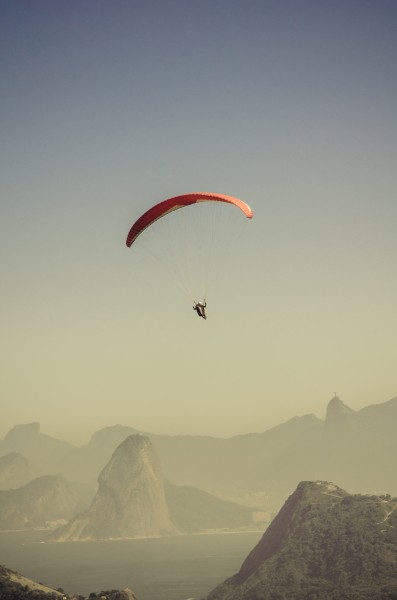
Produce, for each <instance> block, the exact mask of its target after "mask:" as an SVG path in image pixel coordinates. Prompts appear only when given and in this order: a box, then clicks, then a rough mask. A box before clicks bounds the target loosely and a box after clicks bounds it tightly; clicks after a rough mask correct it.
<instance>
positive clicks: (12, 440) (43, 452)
mask: <svg viewBox="0 0 397 600" xmlns="http://www.w3.org/2000/svg"><path fill="white" fill-rule="evenodd" d="M72 448H73V445H72V444H69V443H68V442H64V441H61V440H57V439H55V438H53V437H51V436H49V435H46V434H44V433H40V424H39V423H28V424H26V425H16V426H15V427H13V429H11V430H10V431H9V432H8V433H7V434H6V436H5V438H4V440H3V441H2V442H1V443H0V456H2V455H4V454H9V453H10V452H19V453H21V454H23V455H24V456H28V457H29V460H30V461H32V463H34V464H35V465H37V466H38V467H39V468H41V469H42V470H43V472H44V473H48V472H49V471H51V470H52V469H54V468H55V465H57V464H58V463H59V462H60V461H61V460H62V458H63V457H64V456H65V455H66V454H67V453H68V452H69V451H70V450H71V449H72Z"/></svg>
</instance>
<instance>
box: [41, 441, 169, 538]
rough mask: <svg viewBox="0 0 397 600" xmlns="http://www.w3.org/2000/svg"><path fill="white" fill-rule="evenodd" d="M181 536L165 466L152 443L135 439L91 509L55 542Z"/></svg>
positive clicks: (108, 471)
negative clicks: (169, 497)
mask: <svg viewBox="0 0 397 600" xmlns="http://www.w3.org/2000/svg"><path fill="white" fill-rule="evenodd" d="M173 533H176V527H175V525H174V524H173V523H172V521H171V517H170V514H169V511H168V506H167V502H166V499H165V493H164V482H163V476H162V472H161V466H160V462H159V460H158V458H157V455H156V453H155V451H154V449H153V446H152V444H151V442H150V440H149V439H148V438H147V437H145V436H142V435H130V436H129V437H128V438H127V439H125V440H124V441H123V442H122V443H121V444H120V446H118V448H117V449H116V450H115V452H114V453H113V456H112V458H111V459H110V461H109V463H108V464H107V465H106V467H105V468H104V469H103V471H102V472H101V474H100V475H99V479H98V491H97V494H96V496H95V498H94V500H93V502H92V504H91V506H90V508H89V509H88V510H87V511H85V512H84V513H82V514H81V515H79V516H77V517H76V518H74V519H73V520H72V521H71V522H70V523H68V524H67V525H65V526H64V527H62V528H60V529H59V530H57V532H56V533H55V534H54V535H53V536H52V538H51V541H58V542H63V541H78V540H88V539H128V538H137V537H151V536H159V535H165V534H173Z"/></svg>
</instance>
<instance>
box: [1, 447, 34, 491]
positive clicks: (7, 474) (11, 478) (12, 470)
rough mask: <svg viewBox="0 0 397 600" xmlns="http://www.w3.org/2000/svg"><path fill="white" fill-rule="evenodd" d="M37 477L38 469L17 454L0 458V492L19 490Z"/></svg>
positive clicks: (12, 453) (13, 453) (11, 453)
mask: <svg viewBox="0 0 397 600" xmlns="http://www.w3.org/2000/svg"><path fill="white" fill-rule="evenodd" d="M39 475H41V473H40V471H39V469H37V468H36V467H34V466H33V465H32V463H30V462H29V461H28V460H27V459H26V458H25V457H24V456H22V454H20V453H19V452H10V454H6V455H5V456H1V457H0V490H10V489H12V488H19V487H21V486H23V485H25V484H26V483H28V482H29V481H31V480H32V479H36V478H37V477H39Z"/></svg>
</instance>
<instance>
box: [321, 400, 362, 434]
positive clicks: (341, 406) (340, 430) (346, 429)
mask: <svg viewBox="0 0 397 600" xmlns="http://www.w3.org/2000/svg"><path fill="white" fill-rule="evenodd" d="M355 416H356V412H355V411H354V410H352V409H351V408H349V407H348V406H347V405H346V404H345V403H344V402H342V400H341V399H340V398H339V397H338V396H337V395H335V396H334V397H333V398H332V399H331V400H330V401H329V403H328V406H327V413H326V417H325V435H326V437H327V438H328V439H331V438H335V441H338V442H340V441H341V438H343V437H346V436H348V435H349V434H352V433H353V432H354V430H355V421H356V420H355Z"/></svg>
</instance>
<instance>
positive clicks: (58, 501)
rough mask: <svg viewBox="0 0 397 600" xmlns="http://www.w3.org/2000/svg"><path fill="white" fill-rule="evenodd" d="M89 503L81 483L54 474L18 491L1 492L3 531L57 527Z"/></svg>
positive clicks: (38, 479) (1, 525) (0, 523)
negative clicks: (74, 482) (67, 480)
mask: <svg viewBox="0 0 397 600" xmlns="http://www.w3.org/2000/svg"><path fill="white" fill-rule="evenodd" d="M87 500H88V498H87V496H86V493H85V490H83V491H82V490H81V484H72V483H69V482H66V481H65V480H64V479H63V478H62V477H59V476H55V475H44V476H43V477H38V478H37V479H34V480H33V481H30V482H29V483H27V484H26V485H24V486H22V487H20V488H18V489H15V490H8V491H0V530H18V529H37V528H51V527H53V528H54V527H55V526H57V525H58V526H59V522H60V521H61V522H62V521H63V522H65V521H68V520H69V519H71V518H72V517H73V516H74V515H75V514H76V513H77V512H78V511H80V510H82V508H83V506H84V504H85V502H86V501H87Z"/></svg>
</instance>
